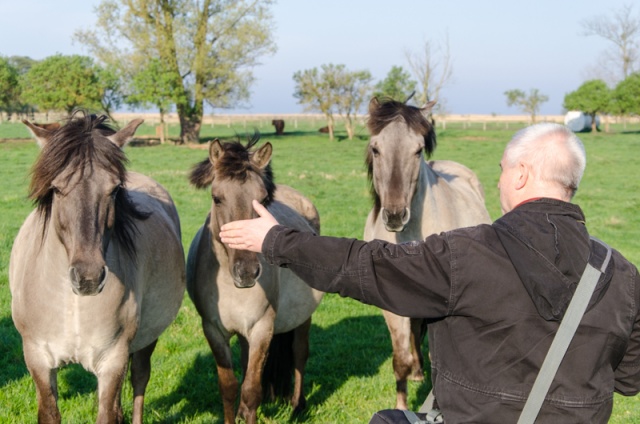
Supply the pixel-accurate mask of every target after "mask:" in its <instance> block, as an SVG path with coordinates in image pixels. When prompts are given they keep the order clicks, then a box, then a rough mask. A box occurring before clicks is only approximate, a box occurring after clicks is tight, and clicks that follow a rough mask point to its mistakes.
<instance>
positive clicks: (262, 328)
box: [238, 318, 273, 424]
mask: <svg viewBox="0 0 640 424" xmlns="http://www.w3.org/2000/svg"><path fill="white" fill-rule="evenodd" d="M251 334H252V335H253V337H252V338H251V340H248V343H249V355H248V362H247V371H246V372H245V374H244V380H243V382H242V388H241V389H240V392H241V393H240V405H239V406H238V417H239V418H241V419H244V420H245V421H246V422H247V424H255V422H256V419H257V412H258V406H260V402H262V371H263V369H264V364H265V360H266V359H267V353H268V352H269V344H270V343H271V338H272V337H273V318H272V319H263V320H262V322H260V323H258V324H256V325H254V326H253V328H252V329H251Z"/></svg>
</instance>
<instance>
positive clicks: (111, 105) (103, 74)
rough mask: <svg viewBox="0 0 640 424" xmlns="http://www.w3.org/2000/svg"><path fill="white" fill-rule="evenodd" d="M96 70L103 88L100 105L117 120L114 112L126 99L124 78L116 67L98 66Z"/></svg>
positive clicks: (108, 114) (110, 117)
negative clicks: (124, 95)
mask: <svg viewBox="0 0 640 424" xmlns="http://www.w3.org/2000/svg"><path fill="white" fill-rule="evenodd" d="M95 70H96V76H97V77H98V81H99V84H100V87H101V88H102V90H103V92H102V98H101V99H100V105H101V107H102V110H103V111H104V113H106V114H107V116H108V117H109V119H111V120H112V121H115V119H113V116H112V112H114V111H115V110H116V109H118V107H120V105H121V104H122V102H123V100H124V98H123V94H122V90H123V88H122V78H121V76H120V75H119V72H118V70H117V69H115V68H114V67H106V68H101V67H99V66H96V68H95Z"/></svg>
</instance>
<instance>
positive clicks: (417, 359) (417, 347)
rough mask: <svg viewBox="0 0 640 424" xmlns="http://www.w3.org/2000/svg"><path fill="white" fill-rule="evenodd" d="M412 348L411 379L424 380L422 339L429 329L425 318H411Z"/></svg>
mask: <svg viewBox="0 0 640 424" xmlns="http://www.w3.org/2000/svg"><path fill="white" fill-rule="evenodd" d="M410 321H411V350H412V352H411V353H412V356H413V359H412V365H411V375H410V376H409V379H410V380H412V381H424V369H423V367H424V356H423V354H422V340H423V339H424V335H425V334H426V331H427V326H426V324H425V321H424V320H423V319H411V320H410Z"/></svg>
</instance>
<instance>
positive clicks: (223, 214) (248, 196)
mask: <svg viewBox="0 0 640 424" xmlns="http://www.w3.org/2000/svg"><path fill="white" fill-rule="evenodd" d="M258 140H259V137H257V136H256V137H254V138H253V139H252V140H250V141H249V143H248V144H247V146H244V145H242V144H241V143H239V142H232V143H224V144H221V143H220V142H219V141H218V140H214V141H213V142H212V143H211V145H210V148H209V158H208V159H206V160H204V161H203V162H201V163H200V164H198V165H197V166H196V167H195V168H194V169H193V171H192V173H191V176H190V180H191V183H192V184H194V185H195V186H196V187H198V188H208V187H209V186H211V197H212V199H213V202H212V205H211V211H210V213H209V215H208V216H207V219H206V221H205V223H204V225H203V226H202V227H201V228H200V230H199V231H198V233H197V234H196V236H195V238H194V240H193V242H192V243H191V247H190V249H189V255H188V259H187V290H188V292H189V295H190V296H191V299H192V300H193V302H194V304H195V305H196V308H197V309H198V312H199V313H200V316H201V317H202V328H203V330H204V334H205V337H206V338H207V341H208V342H209V346H210V347H211V350H212V352H213V355H214V357H215V360H216V366H217V370H218V385H219V387H220V393H221V395H222V403H223V408H224V422H225V423H227V424H230V423H234V422H235V416H236V415H235V414H234V406H235V402H236V398H237V394H238V380H237V378H236V376H235V375H234V371H233V361H232V355H231V348H230V344H229V342H230V339H231V337H232V336H234V335H237V336H238V339H239V341H240V345H241V350H242V365H243V374H244V381H243V383H242V387H241V394H240V405H239V407H238V412H237V416H238V418H241V419H244V420H245V421H246V422H248V423H255V422H256V412H257V408H258V406H259V405H260V402H261V400H262V396H263V390H265V389H266V390H267V393H268V394H274V395H280V396H289V395H291V404H292V406H293V409H294V412H296V413H297V412H299V411H301V410H302V409H303V408H304V407H305V403H306V401H305V397H304V391H303V375H304V368H305V365H306V361H307V357H308V355H309V330H310V327H311V315H312V313H313V312H314V311H315V309H316V307H317V306H318V304H319V303H320V300H321V299H322V295H323V293H322V292H319V291H317V290H313V289H311V288H310V287H309V286H308V285H306V284H305V283H304V282H303V281H302V280H301V279H299V278H298V277H297V276H296V275H295V274H293V272H291V271H290V270H288V269H286V268H280V267H277V266H272V265H269V264H267V263H266V262H264V260H263V258H262V255H257V254H255V253H252V252H249V251H244V250H235V249H230V248H229V247H228V246H226V245H224V244H223V243H222V242H221V241H220V239H219V233H220V227H221V226H222V225H224V224H225V223H227V222H230V221H235V220H239V219H250V218H255V217H256V214H255V212H254V211H253V208H252V206H251V201H252V200H253V199H256V200H258V201H260V202H262V203H263V204H264V205H265V206H266V207H267V209H269V211H270V212H271V213H272V214H273V215H274V216H275V217H276V218H277V219H278V222H280V223H282V224H283V225H287V226H289V227H293V228H297V229H299V230H301V231H313V232H316V233H318V232H319V230H320V228H319V223H320V220H319V216H318V212H317V210H316V208H315V207H314V206H313V204H312V203H311V202H310V201H309V200H308V199H307V198H305V197H304V196H303V195H302V194H300V193H299V192H297V191H296V190H294V189H292V188H290V187H287V186H281V185H278V186H276V185H275V184H274V183H273V179H272V173H271V166H270V160H271V154H272V146H271V144H270V143H265V144H264V145H263V146H262V147H261V148H259V149H258V150H256V151H252V150H251V148H252V147H253V146H254V145H255V144H256V143H257V142H258ZM278 349H280V350H278ZM267 356H268V359H267V362H266V365H265V359H266V358H267ZM289 357H292V358H289ZM289 359H291V360H289ZM277 369H281V370H284V371H286V372H277V371H275V370H277ZM292 373H293V374H294V375H295V378H294V387H293V389H292V390H291V387H290V385H291V380H292V377H291V374H292ZM263 387H264V389H263ZM291 392H292V393H291Z"/></svg>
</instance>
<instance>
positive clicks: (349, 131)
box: [344, 115, 355, 140]
mask: <svg viewBox="0 0 640 424" xmlns="http://www.w3.org/2000/svg"><path fill="white" fill-rule="evenodd" d="M344 126H345V128H346V129H347V137H348V138H349V140H353V134H354V133H355V130H354V129H353V127H354V125H353V119H351V116H348V115H347V118H346V120H345V122H344Z"/></svg>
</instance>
